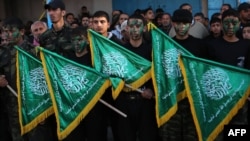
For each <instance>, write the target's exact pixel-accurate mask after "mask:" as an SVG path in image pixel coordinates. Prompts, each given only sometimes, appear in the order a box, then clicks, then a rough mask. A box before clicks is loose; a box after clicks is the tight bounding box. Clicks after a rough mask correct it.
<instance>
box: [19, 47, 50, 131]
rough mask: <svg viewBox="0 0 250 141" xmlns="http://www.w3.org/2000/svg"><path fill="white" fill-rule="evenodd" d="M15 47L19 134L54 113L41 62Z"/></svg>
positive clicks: (29, 129)
mask: <svg viewBox="0 0 250 141" xmlns="http://www.w3.org/2000/svg"><path fill="white" fill-rule="evenodd" d="M15 48H16V49H17V57H16V59H17V61H16V66H17V93H18V107H19V109H18V110H19V119H20V125H21V134H22V135H23V134H25V133H27V132H29V131H31V130H32V129H33V128H34V127H36V126H37V125H38V124H39V123H40V122H42V121H44V120H45V119H46V118H47V117H48V116H50V115H51V114H53V113H54V111H53V107H52V101H51V98H50V95H49V90H48V86H47V83H46V80H45V75H44V72H43V67H42V63H41V62H40V61H39V60H38V59H36V58H34V57H32V56H31V55H29V54H28V53H26V52H25V51H23V50H22V49H20V48H18V47H15Z"/></svg>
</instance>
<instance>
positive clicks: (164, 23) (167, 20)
mask: <svg viewBox="0 0 250 141" xmlns="http://www.w3.org/2000/svg"><path fill="white" fill-rule="evenodd" d="M161 24H162V26H168V25H170V24H171V18H170V16H169V15H167V14H165V15H163V16H162V18H161Z"/></svg>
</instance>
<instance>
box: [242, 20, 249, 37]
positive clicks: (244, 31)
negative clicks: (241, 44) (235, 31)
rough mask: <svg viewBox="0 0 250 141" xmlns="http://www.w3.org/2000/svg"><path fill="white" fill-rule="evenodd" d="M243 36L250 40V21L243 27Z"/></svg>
mask: <svg viewBox="0 0 250 141" xmlns="http://www.w3.org/2000/svg"><path fill="white" fill-rule="evenodd" d="M242 36H243V39H249V40H250V23H249V24H246V25H245V26H243V28H242Z"/></svg>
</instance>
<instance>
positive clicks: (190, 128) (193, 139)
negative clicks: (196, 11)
mask: <svg viewBox="0 0 250 141" xmlns="http://www.w3.org/2000/svg"><path fill="white" fill-rule="evenodd" d="M192 19H193V17H192V13H190V11H189V10H186V9H178V10H176V11H174V13H173V17H172V22H173V27H174V29H175V32H176V36H174V37H173V39H174V40H175V41H176V42H177V43H179V44H180V45H181V46H182V47H183V48H185V49H186V50H187V51H189V52H190V53H192V54H193V55H194V56H197V57H203V54H204V51H205V48H204V47H203V43H202V39H198V38H195V37H193V36H192V35H190V34H189V30H190V28H191V24H192ZM160 130H161V132H162V134H163V135H164V136H163V138H166V139H167V140H168V141H177V140H178V141H198V135H197V133H196V127H195V125H194V121H193V116H192V114H191V110H190V104H189V102H188V99H187V98H185V99H183V100H182V101H180V102H178V110H177V112H176V114H175V115H174V116H173V117H172V118H171V119H170V120H169V121H168V122H166V123H165V124H164V125H163V126H162V127H161V129H160Z"/></svg>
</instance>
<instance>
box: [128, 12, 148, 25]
mask: <svg viewBox="0 0 250 141" xmlns="http://www.w3.org/2000/svg"><path fill="white" fill-rule="evenodd" d="M130 19H141V20H142V22H143V25H146V24H147V22H146V20H145V18H144V17H143V16H142V15H138V14H133V15H131V16H129V18H128V24H129V20H130Z"/></svg>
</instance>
